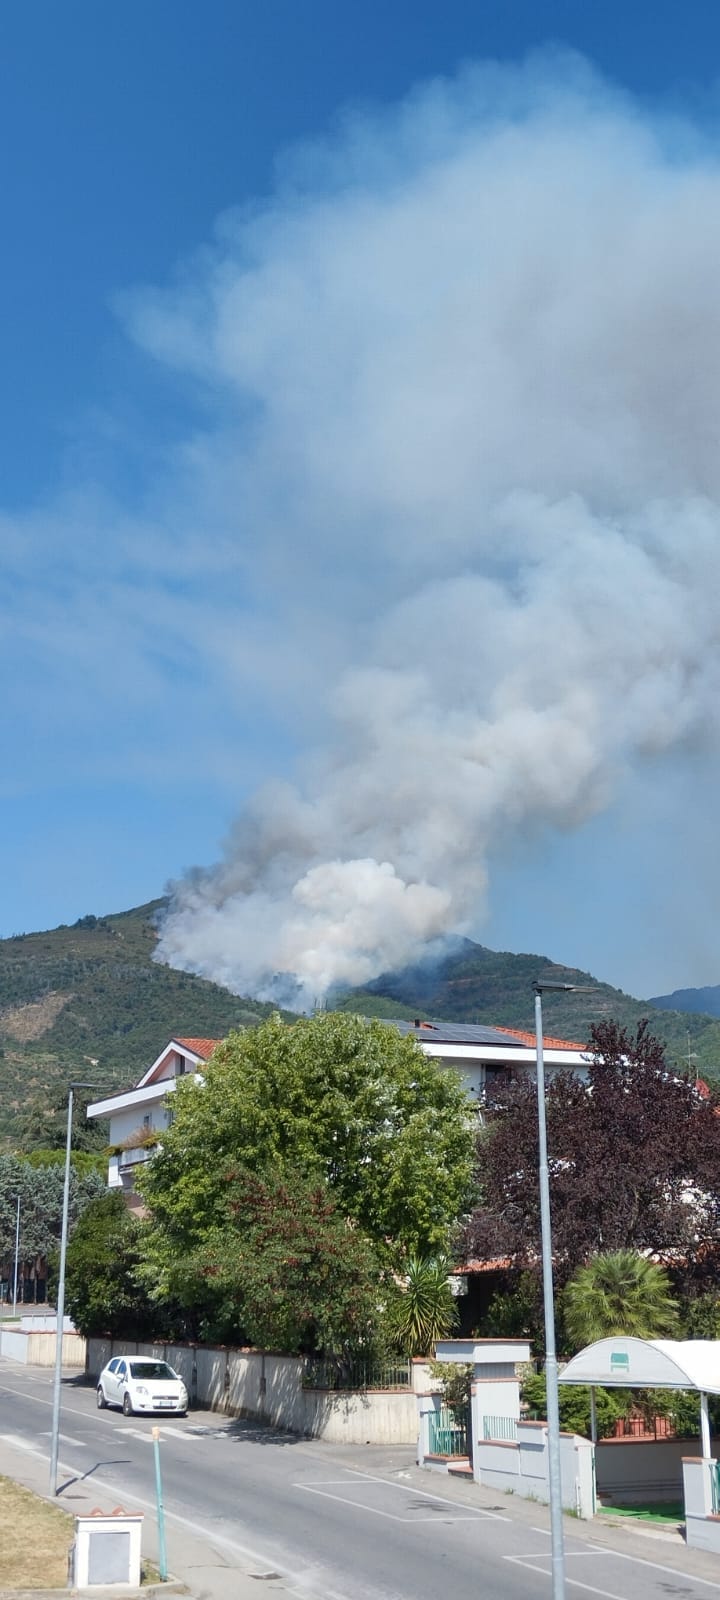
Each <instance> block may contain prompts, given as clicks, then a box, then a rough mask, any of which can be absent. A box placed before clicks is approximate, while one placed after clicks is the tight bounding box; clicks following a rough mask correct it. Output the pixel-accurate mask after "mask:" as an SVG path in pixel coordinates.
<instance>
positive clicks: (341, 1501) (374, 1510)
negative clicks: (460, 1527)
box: [293, 1483, 472, 1528]
mask: <svg viewBox="0 0 720 1600" xmlns="http://www.w3.org/2000/svg"><path fill="white" fill-rule="evenodd" d="M293 1489H304V1490H305V1492H306V1494H316V1495H319V1497H320V1499H321V1500H334V1501H335V1504H336V1505H343V1506H350V1507H351V1508H352V1510H353V1511H369V1512H370V1515H371V1516H373V1517H386V1518H387V1520H388V1522H402V1524H403V1526H404V1527H406V1528H407V1527H414V1526H415V1524H416V1523H418V1522H427V1523H432V1524H433V1525H434V1527H436V1528H437V1527H442V1526H444V1525H445V1524H446V1523H448V1522H471V1521H472V1514H471V1515H470V1516H467V1517H443V1518H442V1522H439V1521H438V1518H437V1517H413V1516H407V1517H396V1515H395V1513H394V1512H393V1511H380V1510H379V1509H378V1507H377V1506H364V1505H358V1502H357V1500H349V1499H348V1497H347V1495H344V1494H328V1493H327V1492H326V1490H325V1489H314V1488H313V1487H312V1485H311V1484H309V1483H294V1484H293Z"/></svg>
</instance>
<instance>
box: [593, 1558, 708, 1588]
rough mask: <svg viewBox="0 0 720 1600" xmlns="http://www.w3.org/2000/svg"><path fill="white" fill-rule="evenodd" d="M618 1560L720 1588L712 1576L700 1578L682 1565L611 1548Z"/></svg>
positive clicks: (706, 1586) (690, 1581) (691, 1581)
mask: <svg viewBox="0 0 720 1600" xmlns="http://www.w3.org/2000/svg"><path fill="white" fill-rule="evenodd" d="M610 1554H611V1555H613V1556H617V1558H618V1561H634V1562H635V1563H636V1565H637V1566H639V1567H652V1569H653V1571H654V1572H670V1573H671V1574H672V1576H673V1578H687V1580H688V1582H689V1583H703V1584H704V1585H705V1588H706V1589H720V1583H716V1582H715V1581H714V1579H713V1578H701V1577H700V1576H699V1575H698V1573H696V1572H686V1571H685V1569H684V1567H666V1566H663V1563H662V1562H661V1561H646V1559H645V1557H644V1556H629V1555H628V1554H627V1551H625V1550H611V1551H610Z"/></svg>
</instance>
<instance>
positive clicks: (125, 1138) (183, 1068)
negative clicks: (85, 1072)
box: [87, 1039, 220, 1205]
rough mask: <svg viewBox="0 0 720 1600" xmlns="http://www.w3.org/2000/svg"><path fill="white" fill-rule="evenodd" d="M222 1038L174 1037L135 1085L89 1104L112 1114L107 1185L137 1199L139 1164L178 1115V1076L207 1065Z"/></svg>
mask: <svg viewBox="0 0 720 1600" xmlns="http://www.w3.org/2000/svg"><path fill="white" fill-rule="evenodd" d="M219 1043H220V1040H219V1039H171V1040H170V1043H169V1044H166V1046H165V1048H164V1050H161V1051H160V1054H159V1056H158V1057H157V1059H156V1060H155V1061H153V1064H152V1066H151V1067H148V1069H147V1072H145V1073H143V1076H142V1078H141V1079H140V1081H139V1082H138V1083H136V1084H135V1085H134V1087H133V1088H131V1089H127V1090H125V1091H124V1092H121V1093H119V1094H117V1093H116V1094H112V1095H107V1096H106V1097H105V1098H104V1099H103V1100H96V1101H94V1103H93V1104H92V1105H90V1106H88V1108H87V1114H88V1116H89V1117H109V1118H110V1138H109V1144H110V1150H111V1155H110V1161H109V1166H108V1185H109V1187H110V1188H111V1189H122V1190H123V1191H124V1193H125V1195H126V1196H127V1199H128V1203H129V1204H131V1205H133V1204H135V1203H136V1199H137V1197H136V1194H135V1176H136V1173H137V1170H138V1167H139V1166H141V1165H142V1163H143V1162H144V1161H147V1160H148V1158H149V1157H150V1156H151V1155H152V1154H153V1151H154V1150H155V1148H156V1147H157V1145H158V1143H159V1141H160V1139H161V1138H162V1134H163V1131H164V1129H165V1128H167V1127H169V1126H170V1123H171V1122H172V1117H173V1111H172V1103H171V1099H170V1097H171V1096H172V1093H173V1091H174V1089H175V1085H176V1083H177V1081H178V1078H184V1077H185V1076H186V1075H187V1074H188V1073H194V1072H197V1071H198V1070H199V1069H200V1068H202V1067H203V1066H204V1065H205V1063H206V1061H208V1060H209V1059H210V1056H211V1055H212V1053H213V1050H214V1049H215V1046H216V1045H218V1044H219Z"/></svg>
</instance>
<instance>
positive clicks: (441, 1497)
mask: <svg viewBox="0 0 720 1600" xmlns="http://www.w3.org/2000/svg"><path fill="white" fill-rule="evenodd" d="M344 1471H345V1472H351V1473H352V1474H353V1476H354V1477H356V1478H364V1479H365V1482H366V1483H384V1484H385V1487H386V1488H387V1489H400V1490H401V1491H403V1492H404V1493H405V1494H419V1495H422V1498H423V1500H438V1501H439V1502H440V1505H443V1506H452V1507H455V1506H457V1505H458V1504H462V1502H461V1501H457V1500H448V1497H447V1495H445V1494H431V1493H430V1490H429V1489H419V1488H417V1487H414V1486H413V1485H412V1484H410V1483H396V1482H395V1479H394V1478H378V1477H377V1476H376V1475H375V1474H374V1473H371V1472H361V1471H360V1468H359V1467H345V1468H344ZM463 1510H465V1511H470V1512H471V1513H472V1515H473V1516H474V1517H485V1518H487V1520H488V1522H512V1520H513V1519H512V1517H504V1516H503V1515H502V1513H501V1512H499V1511H485V1509H484V1507H482V1506H463Z"/></svg>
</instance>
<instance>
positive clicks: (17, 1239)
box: [13, 1195, 20, 1316]
mask: <svg viewBox="0 0 720 1600" xmlns="http://www.w3.org/2000/svg"><path fill="white" fill-rule="evenodd" d="M16 1200H17V1211H16V1213H15V1272H14V1276H13V1316H15V1313H16V1311H17V1285H18V1257H19V1254H20V1196H19V1195H17V1196H16Z"/></svg>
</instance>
